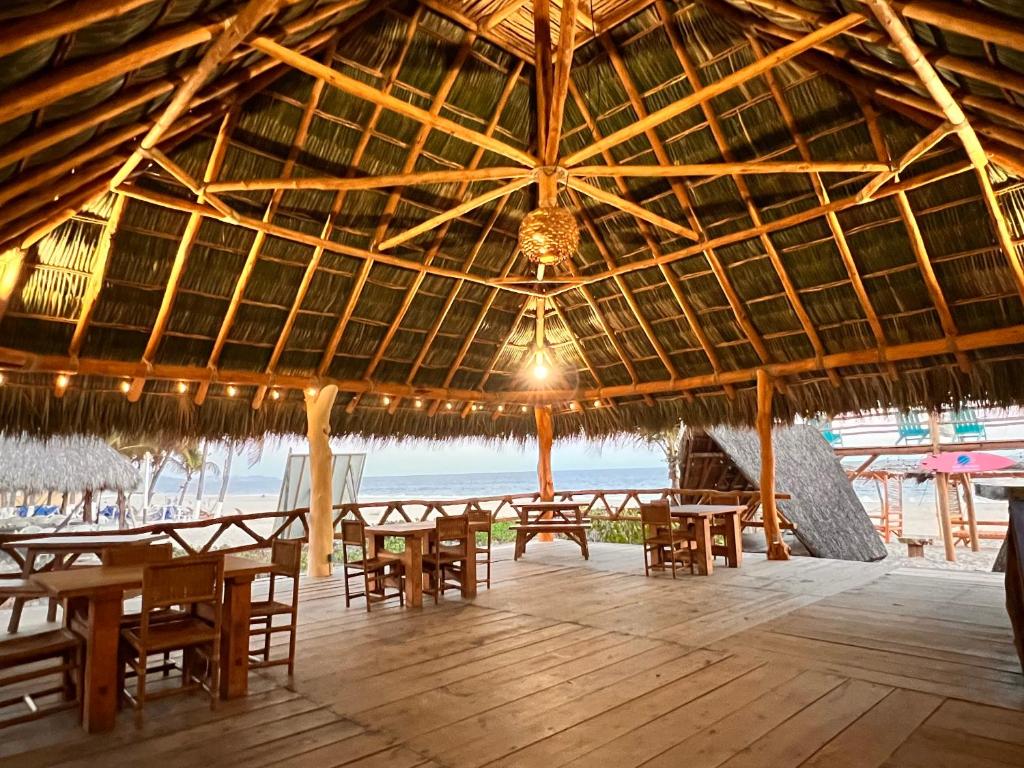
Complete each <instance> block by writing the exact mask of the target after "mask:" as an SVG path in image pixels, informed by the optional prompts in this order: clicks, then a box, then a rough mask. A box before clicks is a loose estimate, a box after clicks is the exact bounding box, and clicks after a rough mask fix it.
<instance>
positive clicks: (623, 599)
mask: <svg viewBox="0 0 1024 768" xmlns="http://www.w3.org/2000/svg"><path fill="white" fill-rule="evenodd" d="M592 553H593V554H592V557H591V560H590V562H583V561H582V560H581V559H580V558H579V551H578V549H576V548H575V547H573V546H570V545H568V544H564V543H561V542H556V543H554V544H542V543H535V544H533V545H532V546H531V548H530V550H529V552H528V554H527V557H526V558H525V559H524V560H521V561H520V562H518V563H515V562H512V561H511V550H510V549H508V548H505V547H503V548H499V549H496V551H495V554H496V559H497V562H496V564H495V574H494V575H495V581H494V585H493V588H492V589H491V590H490V591H489V592H481V594H480V596H479V597H478V598H477V599H476V600H475V601H473V602H472V603H467V602H464V601H462V600H460V599H458V598H456V597H451V598H449V599H446V600H444V601H443V602H442V604H441V605H440V606H437V607H435V606H433V605H432V604H428V606H427V607H425V608H424V609H423V610H422V611H411V610H404V609H398V608H397V607H395V608H383V609H375V610H374V612H373V613H372V614H367V613H366V612H365V611H364V610H363V609H362V607H361V606H360V607H358V608H357V607H353V608H351V609H349V610H346V609H345V608H344V602H343V600H342V589H341V585H340V583H339V582H338V581H337V580H335V579H330V580H324V581H318V582H308V583H305V584H304V585H303V591H302V597H303V601H302V610H301V624H302V626H301V632H300V635H299V657H300V661H299V664H298V669H297V671H296V675H295V679H294V680H293V681H292V684H291V686H290V687H287V686H286V682H287V680H286V678H285V676H284V675H283V674H282V673H280V671H278V670H275V671H273V672H268V673H266V674H260V675H254V676H253V680H252V684H251V688H252V694H251V695H250V696H249V697H248V698H247V699H245V700H243V701H234V702H228V703H224V704H222V705H221V707H220V708H219V709H218V710H217V711H216V712H213V713H211V712H210V710H209V708H208V706H207V705H206V703H205V701H204V700H203V699H200V698H198V697H177V698H174V699H165V700H162V701H159V702H155V703H154V705H153V706H152V707H151V708H149V709H148V710H147V716H148V719H147V723H146V725H145V726H144V727H143V728H142V729H141V730H136V729H135V727H134V726H133V724H132V720H131V717H130V714H129V713H125V714H123V715H122V719H121V722H120V723H119V725H118V727H117V729H116V730H115V731H114V732H113V733H112V734H108V735H103V736H93V737H89V736H86V735H84V734H82V733H81V732H80V731H79V730H77V729H75V728H74V727H73V725H72V723H71V718H70V717H69V716H65V715H60V716H55V717H52V718H49V719H47V720H44V721H41V722H37V723H32V724H28V725H25V726H18V727H16V728H11V729H7V730H6V731H2V732H0V763H3V764H4V765H11V766H18V767H19V768H29V767H30V766H40V768H42V767H44V766H46V767H50V766H62V767H64V768H69V767H70V766H82V767H84V766H96V765H102V766H104V767H105V768H120V767H121V766H125V767H126V768H127V767H128V766H131V767H132V768H136V767H137V766H139V765H156V766H159V767H160V768H179V767H180V768H185V767H186V766H188V767H191V766H204V768H219V767H220V766H246V768H259V767H261V766H275V767H277V768H284V767H286V766H287V767H289V768H299V767H300V766H310V767H313V766H316V768H334V767H335V766H352V767H357V768H371V766H381V767H383V766H389V767H390V768H414V767H415V766H424V767H426V766H449V767H450V768H477V767H479V766H507V767H509V768H511V767H513V766H514V767H515V768H533V767H534V766H537V767H542V768H556V767H557V766H574V767H582V766H602V768H612V767H616V768H617V767H618V766H623V767H626V768H634V767H635V766H664V767H666V768H668V767H669V766H671V767H672V768H675V767H676V766H686V768H712V767H713V766H722V767H723V768H744V767H745V768H751V767H753V766H764V767H765V768H769V767H770V768H796V766H804V767H805V768H811V767H818V768H872V767H878V766H885V767H886V768H945V767H946V766H949V767H952V766H957V768H968V767H969V768H1001V767H1006V766H1017V767H1018V768H1019V766H1024V680H1022V676H1021V674H1020V670H1019V667H1018V665H1017V661H1016V657H1015V656H1014V653H1013V648H1012V644H1011V638H1010V632H1009V628H1008V622H1007V620H1006V617H1005V614H1004V613H1003V609H1002V600H1003V590H1002V584H1001V580H1000V579H999V578H998V577H995V576H990V575H988V574H964V573H956V572H944V571H927V570H917V569H915V570H909V569H908V570H893V569H892V567H891V566H890V565H887V564H862V563H846V562H838V561H828V560H815V559H809V558H798V559H795V560H793V561H791V562H789V563H769V562H766V561H764V560H763V559H761V558H759V557H758V556H748V557H747V559H746V560H745V562H744V565H743V568H741V569H739V570H729V569H725V568H720V569H718V570H716V572H715V574H714V576H713V577H712V578H701V577H691V576H689V575H686V576H681V577H680V578H679V579H678V580H676V581H672V580H671V578H665V577H660V576H659V577H656V578H650V579H648V578H645V577H644V576H643V566H642V559H641V555H640V551H639V550H638V549H637V548H635V547H629V546H621V545H610V544H603V545H602V544H596V545H593V550H592Z"/></svg>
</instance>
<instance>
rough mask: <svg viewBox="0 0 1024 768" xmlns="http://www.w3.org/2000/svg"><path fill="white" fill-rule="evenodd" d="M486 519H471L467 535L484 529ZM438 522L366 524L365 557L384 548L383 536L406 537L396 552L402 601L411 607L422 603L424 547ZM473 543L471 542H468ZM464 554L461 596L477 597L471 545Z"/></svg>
mask: <svg viewBox="0 0 1024 768" xmlns="http://www.w3.org/2000/svg"><path fill="white" fill-rule="evenodd" d="M487 525H489V524H488V523H483V522H480V523H470V524H469V532H470V536H471V537H474V536H475V535H476V532H477V531H484V530H487ZM436 530H437V526H436V525H435V524H434V521H432V520H429V521H425V522H421V523H380V524H378V525H368V526H366V528H365V531H366V533H367V535H369V537H370V539H369V546H368V548H367V556H368V557H376V556H377V555H378V553H380V552H384V538H385V537H387V536H393V537H394V538H398V539H403V540H404V541H405V549H404V550H403V551H402V553H401V554H400V555H396V556H397V557H398V559H400V560H401V562H402V565H403V566H404V567H405V604H406V605H409V606H412V607H414V608H422V607H423V553H424V552H426V551H427V544H428V542H429V541H430V538H431V536H432V535H433V533H434V531H436ZM470 543H472V542H470ZM468 549H469V551H468V552H467V553H466V554H467V557H466V559H465V560H463V561H462V596H463V597H476V553H475V552H474V551H473V550H474V547H472V546H470V547H469V548H468ZM367 599H369V598H367Z"/></svg>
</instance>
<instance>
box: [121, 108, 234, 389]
mask: <svg viewBox="0 0 1024 768" xmlns="http://www.w3.org/2000/svg"><path fill="white" fill-rule="evenodd" d="M165 114H166V112H165ZM237 116H238V112H237V110H232V111H230V112H228V113H227V114H226V115H225V116H224V119H223V120H222V121H221V124H220V129H219V130H218V131H217V138H216V139H215V140H214V142H213V147H212V149H211V150H210V157H209V159H208V160H207V163H206V169H205V171H204V172H203V180H204V181H210V180H211V179H214V178H216V177H217V175H218V174H219V173H220V169H221V166H222V165H223V164H224V156H225V154H226V153H227V144H228V141H227V140H228V136H229V135H230V133H231V129H232V128H233V127H234V122H235V119H236V118H237ZM162 135H163V134H162V133H161V134H160V136H161V137H162ZM159 138H160V137H158V138H157V140H158V141H159ZM133 156H134V155H133ZM125 167H127V163H126V164H125V165H124V166H122V170H123V169H124V168H125ZM199 202H200V204H202V203H203V198H202V197H200V198H199ZM202 223H203V216H202V214H200V213H197V212H193V213H190V214H189V217H188V221H187V222H186V224H185V230H184V231H183V232H182V234H181V240H180V242H179V243H178V248H177V250H176V251H175V253H174V261H173V263H172V264H171V271H170V274H169V275H168V277H167V286H166V287H165V289H164V295H163V299H162V300H161V302H160V308H159V309H158V310H157V315H156V319H155V320H154V322H153V330H152V331H151V332H150V334H149V340H148V341H147V342H146V349H145V351H144V352H143V353H142V363H143V365H147V366H148V365H151V364H152V363H153V361H154V359H155V358H156V353H157V350H158V349H159V347H160V341H161V339H162V338H163V335H164V330H166V328H167V321H168V320H169V319H170V315H171V309H172V308H173V307H174V300H175V298H176V297H177V295H178V283H179V282H180V280H181V276H182V274H183V273H184V271H185V265H186V264H187V262H188V256H189V253H191V251H192V246H193V245H194V244H195V241H196V238H197V237H198V235H199V228H200V227H201V226H202ZM145 383H146V379H145V377H143V376H136V377H135V378H134V379H132V382H131V386H130V388H129V390H128V400H129V401H130V402H133V403H134V402H136V401H137V400H138V399H139V397H140V396H141V395H142V388H143V386H144V385H145Z"/></svg>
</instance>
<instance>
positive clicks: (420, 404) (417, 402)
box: [413, 397, 423, 408]
mask: <svg viewBox="0 0 1024 768" xmlns="http://www.w3.org/2000/svg"><path fill="white" fill-rule="evenodd" d="M413 405H415V406H416V407H417V408H422V407H423V401H422V400H420V399H419V398H418V397H417V398H416V402H414V403H413Z"/></svg>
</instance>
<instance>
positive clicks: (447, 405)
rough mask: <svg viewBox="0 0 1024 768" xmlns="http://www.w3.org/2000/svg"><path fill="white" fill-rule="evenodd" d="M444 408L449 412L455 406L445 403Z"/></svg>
mask: <svg viewBox="0 0 1024 768" xmlns="http://www.w3.org/2000/svg"><path fill="white" fill-rule="evenodd" d="M444 407H445V408H447V409H448V410H449V411H450V410H451V409H452V408H454V407H455V406H453V405H452V404H451V402H447V403H445V404H444Z"/></svg>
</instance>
